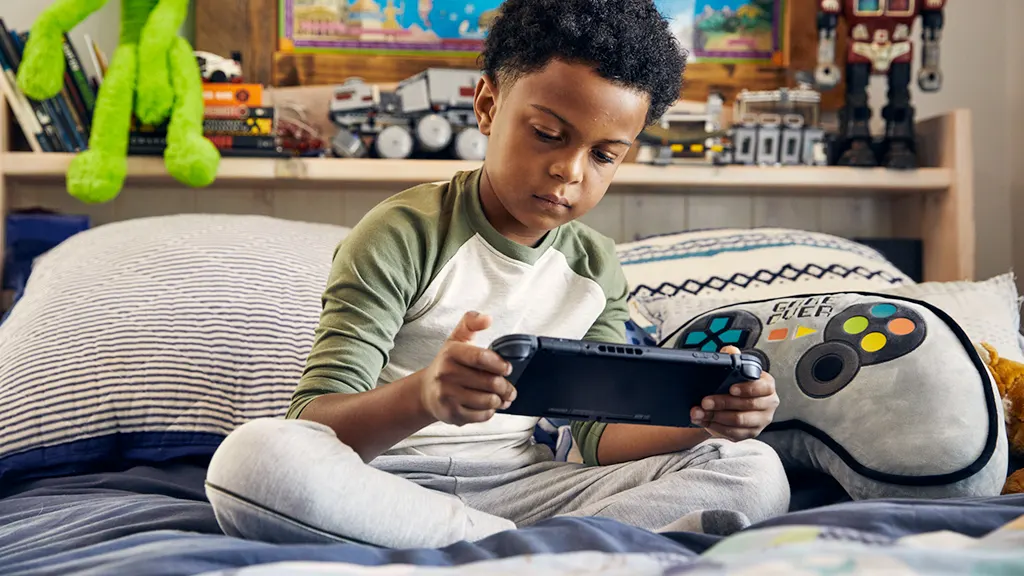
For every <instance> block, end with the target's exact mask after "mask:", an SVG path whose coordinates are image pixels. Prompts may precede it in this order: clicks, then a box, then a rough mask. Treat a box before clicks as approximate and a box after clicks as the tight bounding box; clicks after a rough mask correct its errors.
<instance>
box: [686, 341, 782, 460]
mask: <svg viewBox="0 0 1024 576" xmlns="http://www.w3.org/2000/svg"><path fill="white" fill-rule="evenodd" d="M722 353H723V354H739V353H740V351H739V350H738V349H737V348H736V347H735V346H726V347H725V348H723V349H722ZM778 406H779V396H778V395H777V394H776V393H775V378H773V377H772V375H771V374H769V373H767V372H761V378H759V379H758V380H755V381H753V382H741V383H739V384H733V385H732V387H731V388H730V389H729V394H719V395H715V396H708V397H707V398H704V400H703V401H702V402H701V405H700V406H695V407H693V408H691V409H690V420H692V421H693V423H694V425H696V426H700V427H701V428H704V429H705V430H707V431H708V433H709V434H711V435H712V436H715V437H719V438H728V439H730V440H733V441H736V442H739V441H741V440H749V439H751V438H756V437H757V436H758V435H759V434H761V431H762V430H764V429H765V427H766V426H768V424H771V421H772V418H774V417H775V409H776V408H778Z"/></svg>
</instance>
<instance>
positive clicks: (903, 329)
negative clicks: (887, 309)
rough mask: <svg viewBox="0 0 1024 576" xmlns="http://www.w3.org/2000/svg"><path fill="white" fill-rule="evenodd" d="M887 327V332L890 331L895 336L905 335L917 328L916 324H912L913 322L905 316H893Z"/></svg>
mask: <svg viewBox="0 0 1024 576" xmlns="http://www.w3.org/2000/svg"><path fill="white" fill-rule="evenodd" d="M887 327H888V328H889V332H892V333H893V334H895V335H896V336H906V335H907V334H911V333H913V332H914V330H916V329H917V326H916V325H915V324H914V322H913V321H912V320H909V319H907V318H894V319H892V320H890V321H889V324H888V326H887Z"/></svg>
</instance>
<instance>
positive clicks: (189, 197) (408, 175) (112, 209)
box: [0, 97, 975, 281]
mask: <svg viewBox="0 0 1024 576" xmlns="http://www.w3.org/2000/svg"><path fill="white" fill-rule="evenodd" d="M10 117H11V115H10V111H9V109H8V107H7V105H6V103H4V101H3V99H2V97H0V214H6V213H7V212H8V211H10V210H17V209H25V208H31V207H42V208H49V209H53V210H58V211H61V212H65V213H77V214H87V215H89V216H90V217H91V219H92V224H93V225H94V226H96V225H101V224H105V223H108V222H114V221H118V220H126V219H131V218H139V217H145V216H156V215H165V214H180V213H195V212H205V213H241V214H264V215H270V216H276V217H280V218H288V219H297V220H306V221H315V222H327V223H333V224H339V225H345V226H352V225H354V224H355V223H356V222H358V221H359V219H360V218H361V217H362V216H363V215H364V214H365V213H366V212H367V211H368V210H369V209H370V208H372V207H373V206H374V205H376V204H377V203H378V202H380V201H381V200H382V199H384V198H386V197H387V196H389V195H391V194H394V193H396V192H398V191H400V190H402V189H404V188H406V187H408V186H411V185H414V184H419V183H422V182H430V181H437V180H445V179H448V178H450V177H451V176H452V174H454V172H455V171H457V170H462V169H468V168H474V167H475V166H476V165H477V164H474V163H471V162H459V161H434V160H408V161H391V160H341V159H285V160H275V159H262V158H261V159H247V158H227V159H224V160H223V163H222V166H221V171H220V175H219V179H218V181H217V182H216V183H215V184H214V185H213V186H212V187H210V188H207V189H200V190H196V189H188V188H185V187H182V186H181V185H179V184H177V183H176V182H175V181H174V180H172V179H171V178H170V177H169V176H168V175H167V173H166V171H165V170H164V168H163V163H162V159H160V158H152V157H135V158H131V159H130V162H129V178H128V183H127V185H126V187H125V189H124V191H123V192H122V193H121V194H120V196H119V197H118V198H117V199H116V200H114V201H113V202H110V203H107V204H101V205H84V204H82V203H80V202H78V201H77V200H75V199H74V198H72V197H70V196H69V195H68V194H67V192H66V191H65V188H64V186H65V181H64V175H65V172H66V170H67V168H68V165H69V163H70V162H71V159H72V156H71V155H69V154H57V153H31V152H20V151H14V150H12V149H11V146H12V144H11V143H12V139H11V138H10V137H9V136H10V134H11V133H12V131H13V130H12V126H11V122H10ZM918 128H919V132H920V134H921V140H920V142H921V144H920V147H921V150H920V151H921V158H922V161H923V165H924V167H923V168H921V169H918V170H915V171H911V172H894V171H889V170H885V169H853V168H840V167H746V166H724V167H715V166H672V167H658V166H648V165H641V164H625V165H623V166H622V167H621V168H620V169H619V172H618V174H617V176H616V179H615V183H614V184H613V186H612V188H611V190H610V192H609V194H608V195H607V196H606V197H605V199H604V200H603V201H602V203H601V204H600V205H599V206H598V207H597V208H595V209H594V210H593V211H592V212H591V213H590V214H588V215H587V216H586V217H585V218H584V221H585V222H587V223H588V224H590V225H592V226H594V227H595V228H597V229H598V230H599V231H601V232H603V233H604V234H606V235H608V236H611V237H612V238H614V239H615V240H617V241H620V242H622V241H628V240H633V239H636V238H638V237H642V236H648V235H652V234H660V233H665V232H674V231H680V230H686V229H697V228H713V227H740V228H749V227H754V226H782V227H789V228H799V229H805V230H813V231H821V232H826V233H831V234H835V235H838V236H843V237H849V238H887V237H895V238H920V239H921V240H922V241H923V253H924V262H923V270H924V271H923V275H924V279H925V280H931V281H948V280H968V279H973V277H974V261H975V254H974V251H975V248H974V238H975V231H974V226H975V224H974V200H973V184H972V182H973V174H972V172H973V167H972V157H971V155H972V149H971V142H972V138H971V120H970V113H969V112H968V111H966V110H955V111H952V112H950V113H947V114H945V115H942V116H938V117H934V118H930V119H927V120H924V121H922V122H921V123H920V124H919V126H918ZM4 220H5V218H0V235H2V234H3V223H4ZM3 246H4V244H3V243H2V242H0V248H2V247H3ZM0 265H2V260H0Z"/></svg>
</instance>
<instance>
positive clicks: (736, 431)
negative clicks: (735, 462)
mask: <svg viewBox="0 0 1024 576" xmlns="http://www.w3.org/2000/svg"><path fill="white" fill-rule="evenodd" d="M704 428H705V429H706V430H707V431H709V432H711V433H712V434H714V435H716V436H720V437H722V438H728V439H730V440H733V441H736V442H739V441H741V440H750V439H751V438H756V437H757V430H755V429H753V428H733V427H730V426H725V425H722V424H718V423H715V422H712V423H711V424H708V425H707V426H705V427H704Z"/></svg>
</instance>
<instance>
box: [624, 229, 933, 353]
mask: <svg viewBox="0 0 1024 576" xmlns="http://www.w3.org/2000/svg"><path fill="white" fill-rule="evenodd" d="M617 253H618V256H619V260H620V262H621V263H622V267H623V270H624V271H625V274H626V279H627V281H628V283H629V286H630V298H629V300H630V302H629V305H630V312H631V318H632V320H633V321H634V322H635V323H636V324H637V325H639V326H640V327H641V328H643V329H645V330H646V331H647V332H648V333H649V334H651V336H652V338H654V339H655V340H659V341H660V340H661V339H662V338H664V337H665V336H666V335H667V334H668V333H669V332H668V331H666V330H664V329H663V328H662V325H663V324H664V323H665V321H666V318H667V316H668V315H669V314H670V313H671V311H672V310H674V309H675V307H677V306H681V305H682V306H687V305H689V304H690V303H691V302H693V303H696V301H699V300H702V299H707V298H714V299H719V300H721V299H727V300H728V301H733V302H737V301H753V300H766V299H770V298H777V297H781V296H790V295H794V294H802V293H805V292H839V291H850V290H872V291H879V290H882V289H889V288H893V287H895V286H900V285H904V284H913V281H912V280H911V279H910V278H909V277H908V276H907V275H906V274H904V273H903V272H901V271H900V270H899V269H898V268H897V267H896V266H895V265H894V264H892V263H891V262H889V261H888V260H887V259H886V258H885V257H884V256H883V255H882V254H880V253H879V252H878V251H876V250H874V249H872V248H869V247H867V246H865V245H863V244H860V243H857V242H854V241H852V240H847V239H845V238H840V237H838V236H833V235H830V234H822V233H818V232H807V231H803V230H792V229H786V228H754V229H736V228H723V229H714V230H698V231H690V232H680V233H677V234H666V235H663V236H656V237H653V238H648V239H645V240H640V241H637V242H630V243H626V244H620V245H619V246H618V247H617Z"/></svg>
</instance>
